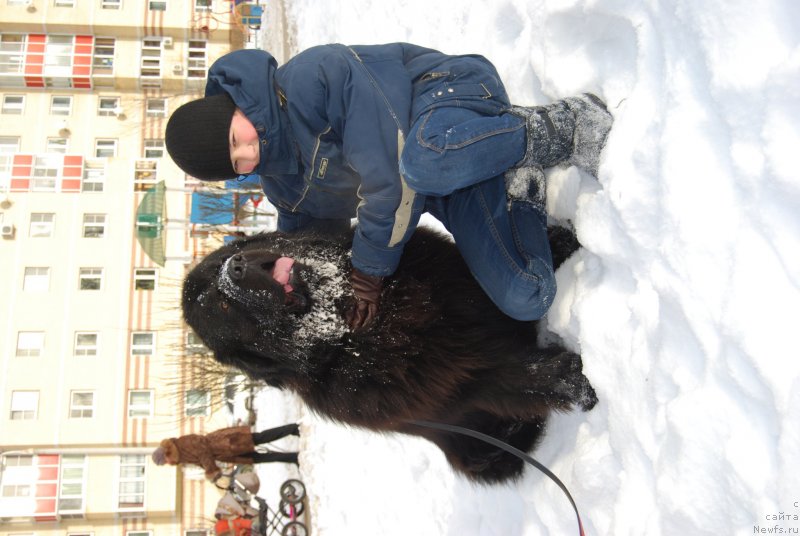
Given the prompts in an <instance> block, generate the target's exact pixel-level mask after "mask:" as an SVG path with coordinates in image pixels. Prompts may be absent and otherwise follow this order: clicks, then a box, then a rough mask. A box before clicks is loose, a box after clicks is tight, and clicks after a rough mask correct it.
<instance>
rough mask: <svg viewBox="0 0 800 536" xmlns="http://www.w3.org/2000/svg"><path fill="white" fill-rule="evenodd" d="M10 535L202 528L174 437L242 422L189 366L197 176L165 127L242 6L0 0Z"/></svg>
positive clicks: (4, 460)
mask: <svg viewBox="0 0 800 536" xmlns="http://www.w3.org/2000/svg"><path fill="white" fill-rule="evenodd" d="M0 2H2V4H0V20H1V21H2V22H1V23H0V99H2V103H1V104H2V109H1V110H0V231H1V232H0V234H1V235H2V236H0V295H1V296H2V299H0V471H1V472H0V536H6V535H14V536H22V535H25V536H34V535H35V536H41V535H45V534H47V535H49V534H52V535H54V536H55V535H59V536H60V535H64V536H78V535H81V536H84V535H93V536H106V535H109V536H110V535H114V536H157V535H160V534H171V535H180V536H183V535H186V536H197V535H199V534H205V533H206V531H207V530H208V529H209V528H210V526H211V519H212V516H213V512H214V506H215V505H216V502H217V500H218V499H219V492H218V491H217V490H216V489H215V488H213V487H212V486H211V485H210V484H208V483H207V482H205V480H204V479H203V475H202V472H201V471H197V470H194V469H186V470H183V469H176V468H173V467H157V466H154V465H153V464H152V461H151V459H150V456H149V454H150V452H152V450H153V448H155V446H157V444H158V443H159V442H160V440H161V439H163V438H165V437H174V436H177V435H182V434H186V433H203V432H208V431H211V430H214V429H217V428H220V427H223V426H227V425H228V424H230V415H229V413H228V412H227V411H226V410H225V407H224V406H225V405H224V403H223V400H222V398H221V396H220V394H219V392H214V391H213V390H211V389H209V387H208V385H203V384H202V381H201V380H199V379H197V378H195V377H194V376H193V374H192V372H191V367H190V366H189V365H188V363H190V362H191V360H192V359H197V357H196V356H194V357H193V356H192V355H191V354H193V353H194V352H201V351H202V347H201V346H200V345H198V344H197V343H196V339H195V338H194V337H193V334H192V333H190V332H187V330H186V328H185V326H184V325H183V324H182V322H181V321H180V311H179V305H178V304H179V297H180V282H181V279H182V277H183V275H184V274H185V272H186V269H187V266H188V265H189V263H191V261H192V260H193V259H195V258H197V257H198V256H201V255H203V254H204V253H206V252H207V251H208V250H209V249H210V248H212V247H213V241H211V240H207V239H206V238H205V237H206V234H204V233H199V234H198V233H193V226H192V224H191V221H190V220H191V214H190V213H191V193H190V191H191V189H192V187H193V185H194V184H195V183H194V182H193V179H192V178H191V177H187V176H185V175H184V174H183V173H182V172H181V171H180V170H179V169H178V168H177V167H176V166H175V165H174V164H173V163H172V162H171V160H170V159H169V158H168V156H167V154H166V150H165V147H164V141H163V132H164V128H165V125H166V120H167V117H168V116H169V114H170V113H171V111H173V110H174V109H175V108H176V107H178V106H179V105H180V104H182V103H183V102H186V101H187V100H190V99H192V98H196V97H197V96H199V95H201V93H202V88H203V86H204V81H205V76H206V70H207V68H208V66H209V65H210V64H211V63H212V62H213V61H214V60H215V59H216V58H217V57H219V56H221V55H222V54H224V53H226V52H228V51H230V50H232V49H236V48H241V47H242V46H243V43H244V42H245V39H246V38H247V35H246V34H247V28H246V27H243V26H242V25H241V24H240V23H239V22H238V20H237V18H236V17H235V16H234V13H235V11H234V5H233V4H232V2H228V1H225V0H0Z"/></svg>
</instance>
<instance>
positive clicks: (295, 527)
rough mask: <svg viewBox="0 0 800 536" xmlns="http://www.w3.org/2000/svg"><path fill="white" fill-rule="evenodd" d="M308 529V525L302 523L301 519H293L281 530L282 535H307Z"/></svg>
mask: <svg viewBox="0 0 800 536" xmlns="http://www.w3.org/2000/svg"><path fill="white" fill-rule="evenodd" d="M307 535H308V531H307V530H306V526H305V525H303V524H302V523H300V522H299V521H292V522H291V523H287V524H286V526H285V527H283V530H282V531H281V536H307Z"/></svg>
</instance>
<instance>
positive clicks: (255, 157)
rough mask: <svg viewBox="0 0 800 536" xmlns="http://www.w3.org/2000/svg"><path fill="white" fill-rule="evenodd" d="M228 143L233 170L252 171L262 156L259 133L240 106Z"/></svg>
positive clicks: (232, 123)
mask: <svg viewBox="0 0 800 536" xmlns="http://www.w3.org/2000/svg"><path fill="white" fill-rule="evenodd" d="M228 144H229V146H230V152H231V165H232V166H233V170H234V171H235V172H236V173H238V174H240V175H247V174H248V173H251V172H252V171H253V170H254V169H255V168H256V166H257V165H258V161H259V158H260V154H259V140H258V133H257V132H256V129H255V127H254V126H253V123H251V122H250V120H249V119H247V117H246V116H245V115H244V114H243V113H242V111H241V110H240V109H239V108H236V111H235V112H233V119H231V129H230V133H229V134H228Z"/></svg>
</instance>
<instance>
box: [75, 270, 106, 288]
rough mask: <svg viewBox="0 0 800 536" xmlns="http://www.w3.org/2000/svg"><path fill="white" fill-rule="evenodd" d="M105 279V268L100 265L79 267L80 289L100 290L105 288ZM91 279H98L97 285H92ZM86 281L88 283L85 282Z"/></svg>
mask: <svg viewBox="0 0 800 536" xmlns="http://www.w3.org/2000/svg"><path fill="white" fill-rule="evenodd" d="M104 280H105V269H103V268H101V267H99V266H82V267H79V268H78V290H79V291H84V290H86V291H99V290H103V286H104V285H103V283H104ZM91 281H97V283H96V285H97V286H96V287H94V286H92V283H89V282H91ZM84 282H86V283H84Z"/></svg>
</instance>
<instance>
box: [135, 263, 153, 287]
mask: <svg viewBox="0 0 800 536" xmlns="http://www.w3.org/2000/svg"><path fill="white" fill-rule="evenodd" d="M148 272H151V273H148ZM148 281H152V287H151V288H147V282H148ZM140 283H141V284H142V286H140ZM133 289H134V290H144V291H153V290H158V270H157V269H156V268H134V269H133Z"/></svg>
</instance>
